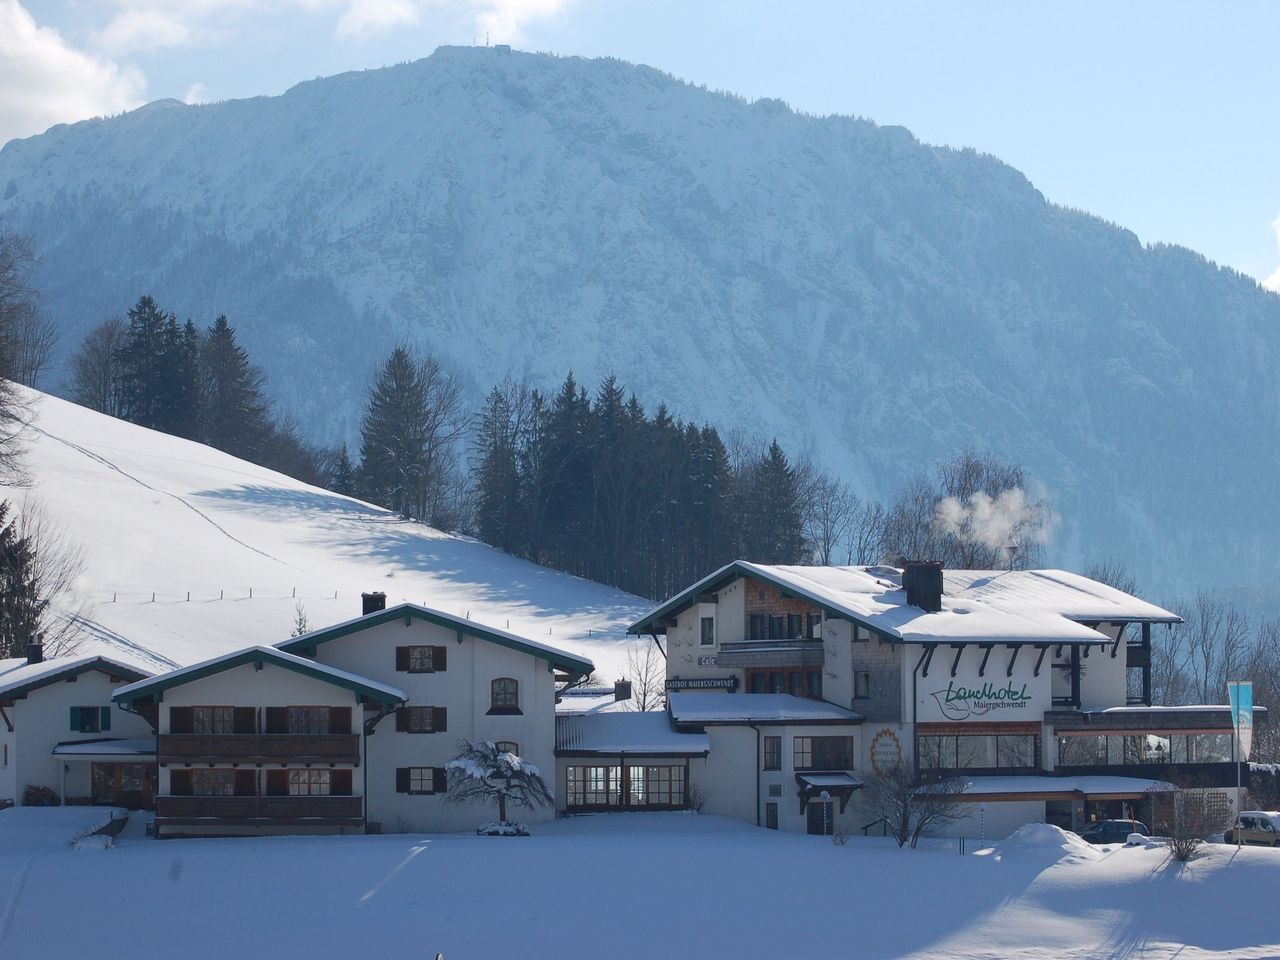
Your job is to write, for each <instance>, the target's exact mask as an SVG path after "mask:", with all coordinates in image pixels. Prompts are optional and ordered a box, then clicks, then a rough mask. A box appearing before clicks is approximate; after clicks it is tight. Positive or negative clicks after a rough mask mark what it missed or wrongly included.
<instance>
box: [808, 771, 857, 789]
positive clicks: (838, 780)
mask: <svg viewBox="0 0 1280 960" xmlns="http://www.w3.org/2000/svg"><path fill="white" fill-rule="evenodd" d="M796 776H797V777H798V778H799V779H800V780H802V781H803V782H804V783H807V784H808V785H809V786H811V787H852V788H853V789H855V790H856V789H858V788H860V787H865V786H866V784H865V783H863V782H862V781H861V780H860V779H858V778H857V777H855V776H854V775H853V774H851V773H798V774H796Z"/></svg>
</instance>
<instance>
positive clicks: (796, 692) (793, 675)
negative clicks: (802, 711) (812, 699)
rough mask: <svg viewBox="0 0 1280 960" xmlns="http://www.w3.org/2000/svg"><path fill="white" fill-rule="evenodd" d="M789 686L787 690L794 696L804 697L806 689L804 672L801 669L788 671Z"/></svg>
mask: <svg viewBox="0 0 1280 960" xmlns="http://www.w3.org/2000/svg"><path fill="white" fill-rule="evenodd" d="M787 688H788V691H787V692H788V693H790V694H791V695H792V696H793V697H803V696H804V689H805V687H804V674H803V673H801V672H800V671H799V670H792V671H791V672H790V673H788V674H787Z"/></svg>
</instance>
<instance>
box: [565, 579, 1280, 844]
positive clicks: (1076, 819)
mask: <svg viewBox="0 0 1280 960" xmlns="http://www.w3.org/2000/svg"><path fill="white" fill-rule="evenodd" d="M1178 619H1179V618H1178V617H1177V616H1176V615H1174V614H1172V613H1170V612H1169V611H1167V610H1163V609H1161V608H1159V607H1157V606H1154V605H1152V604H1150V603H1147V602H1145V601H1143V600H1140V599H1138V598H1136V597H1132V596H1129V595H1128V594H1125V593H1122V592H1121V591H1119V590H1115V589H1113V588H1111V587H1108V586H1106V585H1104V584H1101V583H1098V582H1095V581H1092V580H1089V579H1087V578H1085V577H1081V576H1077V575H1075V574H1071V573H1066V572H1063V571H1059V570H1028V571H947V572H944V571H943V570H942V569H941V567H940V566H939V565H937V564H929V563H917V564H909V565H908V566H907V568H906V569H905V570H898V569H896V568H892V567H804V566H765V565H760V564H753V563H747V562H744V561H738V562H735V563H731V564H729V565H727V566H725V567H724V568H722V569H720V570H717V571H716V572H715V573H713V574H711V575H710V576H708V577H706V578H704V579H702V580H700V581H698V582H697V583H695V584H693V585H692V586H690V587H689V588H688V589H686V590H684V591H683V592H681V593H680V594H679V595H677V596H675V597H673V598H671V599H670V600H668V601H667V602H666V603H664V604H662V605H661V606H659V607H657V608H656V609H654V610H653V611H652V612H650V613H649V614H647V615H646V616H645V617H643V618H642V619H641V620H639V621H637V622H636V623H635V624H633V625H632V626H631V628H630V632H631V633H633V634H639V635H643V636H649V637H650V638H651V639H652V641H653V642H654V643H656V644H659V645H660V646H661V647H662V649H663V651H664V653H665V656H666V664H667V690H668V697H667V710H666V720H667V727H666V732H667V735H666V736H665V737H658V736H657V735H656V734H657V733H658V732H659V731H658V727H657V726H656V724H655V723H654V721H653V720H651V719H649V718H645V717H637V718H635V719H634V720H632V721H630V722H633V723H636V724H637V727H636V731H637V734H636V736H635V737H629V736H628V734H627V728H626V724H627V722H628V718H627V717H625V716H621V717H616V718H612V719H608V720H606V719H605V717H607V716H608V715H607V714H606V715H603V716H594V717H593V716H586V717H573V718H562V719H561V720H560V725H561V738H560V740H561V742H560V744H559V746H560V750H559V757H560V759H559V776H560V782H561V785H566V784H568V783H569V778H570V777H572V778H573V781H574V782H588V783H590V784H592V785H593V787H594V789H593V790H592V791H591V792H590V794H589V796H588V797H587V798H586V799H587V801H588V802H585V803H581V802H579V803H575V804H574V805H572V807H571V809H625V808H635V807H637V806H644V804H643V802H640V803H637V802H636V801H635V800H634V798H633V796H631V793H630V792H629V788H630V787H631V782H632V781H633V780H634V778H635V775H637V774H640V773H642V771H641V770H640V769H639V768H640V767H641V766H644V765H654V764H658V763H662V764H665V765H667V766H670V767H672V768H673V769H674V768H676V767H678V766H682V767H683V768H684V769H683V771H682V774H681V775H682V777H683V778H684V782H685V783H686V784H688V789H689V790H691V791H692V793H693V795H694V796H695V797H696V798H698V799H699V800H700V801H701V805H702V807H703V809H705V810H707V811H708V812H712V813H719V814H724V815H726V816H732V817H737V818H739V819H742V820H746V821H749V822H753V823H757V824H759V825H761V826H766V827H771V828H777V829H784V830H797V831H808V832H811V833H824V832H832V831H839V830H845V831H857V830H859V829H862V828H864V827H865V828H868V829H872V828H873V827H871V825H868V824H867V823H866V822H865V821H866V820H867V817H866V815H865V813H860V812H859V810H858V805H857V802H856V795H857V791H858V790H859V789H860V788H861V787H862V786H864V785H865V783H866V782H867V781H868V779H869V778H871V777H874V776H876V775H877V772H878V771H882V770H884V769H887V768H889V767H892V766H894V765H897V764H905V765H910V766H911V767H912V768H914V769H916V770H922V771H926V772H929V773H931V774H936V775H959V776H963V777H964V778H965V782H966V789H965V795H966V797H967V798H972V804H971V805H970V806H969V807H968V809H969V811H970V816H968V817H967V818H966V819H965V820H962V821H960V822H958V823H956V824H954V825H952V826H951V827H950V828H949V831H950V832H952V833H955V834H959V835H969V836H977V835H978V834H979V833H983V834H985V835H986V836H987V837H988V838H990V837H998V836H1002V835H1005V834H1007V833H1009V832H1010V831H1012V830H1013V829H1016V828H1017V827H1018V826H1020V825H1022V824H1023V823H1027V822H1030V821H1039V820H1048V821H1049V822H1052V823H1055V824H1058V825H1060V826H1062V827H1065V828H1075V829H1080V828H1082V827H1083V826H1084V825H1085V824H1086V823H1087V822H1088V821H1090V820H1092V819H1101V818H1109V817H1118V816H1135V817H1138V818H1140V819H1145V820H1147V821H1149V822H1151V825H1152V826H1154V827H1156V828H1158V827H1159V824H1160V821H1161V818H1162V817H1165V816H1167V812H1168V806H1169V805H1168V804H1167V799H1168V797H1169V796H1171V795H1172V792H1173V791H1175V790H1176V789H1177V788H1178V787H1179V786H1181V787H1189V786H1190V787H1195V788H1209V789H1212V790H1213V791H1214V795H1215V797H1217V798H1218V800H1219V802H1221V803H1224V804H1230V803H1233V802H1234V793H1235V791H1234V787H1235V781H1236V765H1235V763H1234V762H1233V761H1234V755H1233V738H1232V736H1231V720H1230V714H1229V710H1228V708H1227V707H1225V706H1217V705H1211V706H1196V707H1186V708H1161V707H1153V706H1152V705H1151V686H1150V662H1151V644H1152V627H1153V625H1154V626H1158V625H1160V624H1171V623H1175V622H1178ZM1257 719H1259V720H1263V719H1265V711H1262V710H1261V709H1259V711H1258V717H1257ZM606 725H608V728H607V729H606ZM685 737H688V738H691V739H689V740H688V742H687V749H686V748H682V743H684V738H685ZM692 738H696V739H692ZM637 747H639V748H643V750H641V751H636V749H635V748H637ZM638 752H639V753H643V754H644V760H643V763H639V762H636V761H635V759H634V758H636V756H637V753H638ZM632 766H634V767H635V768H636V770H635V773H634V774H633V773H632V772H630V769H629V768H631V767H632ZM1245 776H1246V782H1247V771H1246V774H1245ZM1227 787H1230V788H1231V789H1230V790H1227V789H1223V788H1227Z"/></svg>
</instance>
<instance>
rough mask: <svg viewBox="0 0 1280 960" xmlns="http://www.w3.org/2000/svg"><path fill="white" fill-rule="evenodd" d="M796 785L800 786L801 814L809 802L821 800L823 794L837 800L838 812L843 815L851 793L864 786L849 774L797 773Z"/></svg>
mask: <svg viewBox="0 0 1280 960" xmlns="http://www.w3.org/2000/svg"><path fill="white" fill-rule="evenodd" d="M796 783H798V784H799V785H800V812H801V813H804V808H805V807H806V806H808V804H809V801H810V800H821V799H822V794H823V793H826V794H827V795H828V796H830V797H832V798H834V799H837V800H839V801H840V812H841V813H844V811H845V808H846V807H847V806H849V798H850V797H852V796H853V791H855V790H861V789H862V788H863V787H864V786H866V784H864V783H863V782H862V781H861V780H859V779H858V778H857V777H855V776H854V775H853V774H851V773H797V774H796Z"/></svg>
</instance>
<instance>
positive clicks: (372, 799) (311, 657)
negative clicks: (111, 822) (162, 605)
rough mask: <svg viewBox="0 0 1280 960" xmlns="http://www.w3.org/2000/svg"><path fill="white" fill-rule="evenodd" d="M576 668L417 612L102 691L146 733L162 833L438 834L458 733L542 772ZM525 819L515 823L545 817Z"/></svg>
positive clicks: (464, 810) (404, 607) (533, 646)
mask: <svg viewBox="0 0 1280 960" xmlns="http://www.w3.org/2000/svg"><path fill="white" fill-rule="evenodd" d="M591 670H592V664H591V662H590V661H589V660H583V659H581V658H579V657H575V656H572V655H570V654H567V653H564V652H563V651H560V650H556V649H555V648H553V647H548V646H544V645H542V644H538V643H534V642H532V641H529V640H526V639H524V638H521V637H518V636H516V635H514V634H511V633H507V632H505V631H499V630H494V629H491V628H488V627H485V626H483V625H481V624H478V623H475V622H474V621H471V620H467V619H464V618H462V617H455V616H451V615H449V614H445V613H442V612H440V611H437V610H431V609H429V608H426V607H421V606H418V605H416V604H400V605H398V606H395V607H391V608H389V609H388V608H385V598H384V597H383V595H382V594H367V595H366V596H365V613H364V615H363V616H361V617H359V618H357V619H355V620H351V621H348V622H346V623H340V624H337V625H335V626H332V627H328V628H326V629H324V630H317V631H314V632H312V633H308V634H306V635H304V636H301V637H295V638H293V639H290V640H287V641H285V642H283V643H280V644H277V645H276V646H275V647H250V648H248V649H245V650H240V651H237V652H235V653H232V654H229V655H227V656H223V657H217V658H214V659H212V660H209V661H206V662H204V663H199V664H195V665H193V666H190V667H186V668H184V669H181V670H174V671H171V672H169V673H166V674H162V675H160V676H157V677H152V678H150V679H145V680H141V681H140V682H136V683H132V684H130V685H128V686H125V687H123V688H121V689H119V690H117V691H116V692H115V697H114V699H115V701H116V703H118V704H119V705H120V706H121V707H122V708H124V709H126V710H128V711H131V712H134V713H136V714H138V715H139V716H141V717H145V718H147V719H148V720H150V721H151V722H152V723H154V724H155V731H156V752H155V760H156V764H157V766H158V776H157V791H158V792H157V796H156V799H155V810H156V821H155V822H156V832H157V834H158V835H160V836H185V835H228V834H231V835H250V834H279V833H352V832H357V833H358V832H366V831H368V832H378V831H382V830H387V831H390V830H414V831H449V830H461V829H467V828H470V827H474V826H475V825H476V824H477V823H479V822H481V821H483V820H487V819H492V818H493V817H494V815H495V812H496V811H492V810H482V809H478V808H476V807H465V806H458V805H452V804H445V803H444V802H443V794H444V792H445V764H446V763H447V762H448V760H449V759H451V758H452V757H453V756H454V755H456V753H457V751H458V743H459V741H460V740H461V739H469V740H493V741H495V742H497V743H499V744H500V745H503V744H505V745H507V748H508V749H510V750H511V751H512V752H516V753H519V754H520V755H522V756H523V757H525V758H526V759H528V760H530V761H531V762H533V763H535V764H538V765H540V766H541V767H542V769H544V770H546V771H548V772H549V771H551V770H553V769H554V768H555V753H554V751H555V706H554V704H555V697H556V686H557V683H560V684H567V683H570V682H574V681H577V680H578V679H580V678H581V677H584V676H586V675H587V674H589V673H590V672H591ZM553 815H554V811H550V810H547V811H535V812H533V813H532V814H531V815H530V817H528V819H539V818H544V817H549V816H553Z"/></svg>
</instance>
